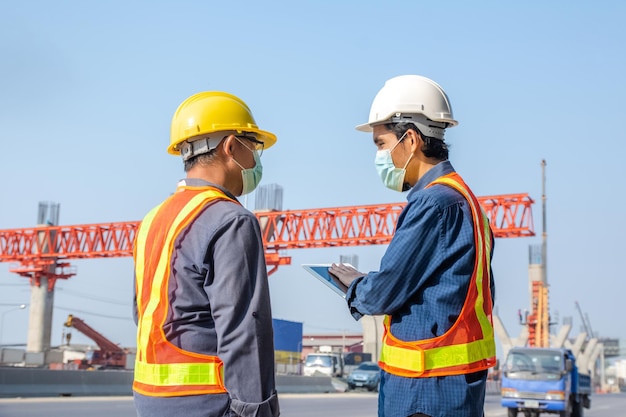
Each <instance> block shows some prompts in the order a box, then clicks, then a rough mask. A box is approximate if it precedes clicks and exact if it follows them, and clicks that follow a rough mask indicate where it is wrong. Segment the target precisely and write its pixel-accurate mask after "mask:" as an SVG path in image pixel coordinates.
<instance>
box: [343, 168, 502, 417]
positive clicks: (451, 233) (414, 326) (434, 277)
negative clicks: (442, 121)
mask: <svg viewBox="0 0 626 417" xmlns="http://www.w3.org/2000/svg"><path fill="white" fill-rule="evenodd" d="M451 172H454V168H453V167H452V165H451V164H450V162H448V161H444V162H441V163H439V164H438V165H436V166H435V167H433V168H432V169H430V170H429V171H428V172H427V173H426V174H425V175H424V176H423V177H422V178H420V180H419V181H418V183H417V184H416V185H415V186H414V187H413V188H412V189H411V191H410V192H409V193H408V195H407V200H408V204H407V206H406V207H405V209H404V210H403V211H402V213H401V214H400V217H399V218H398V224H397V225H396V232H395V234H394V237H393V239H392V241H391V243H390V244H389V247H388V248H387V251H386V252H385V254H384V256H383V258H382V260H381V264H380V271H378V272H370V273H368V274H367V275H366V276H364V277H362V278H359V279H357V280H355V281H354V282H353V283H352V285H350V288H349V289H348V293H347V297H346V299H347V300H348V306H349V307H350V312H351V314H352V316H353V317H354V318H355V319H357V320H359V319H360V318H361V317H362V316H363V315H366V314H367V315H382V314H389V315H392V322H391V333H392V334H393V335H394V336H396V337H397V338H399V339H401V340H407V341H412V340H422V339H430V338H433V337H436V336H441V335H442V334H444V333H445V332H446V331H447V330H448V329H450V327H452V325H453V324H454V322H455V321H456V319H457V317H458V316H459V314H460V312H461V307H462V306H463V303H464V301H465V297H466V295H467V292H468V286H469V282H470V279H471V277H472V273H473V272H474V261H475V248H474V245H475V244H474V226H473V221H472V214H471V209H470V206H469V203H468V202H467V200H465V198H464V197H463V196H462V195H461V194H460V193H459V192H457V191H456V190H454V189H452V188H451V187H448V186H445V185H441V184H436V185H433V186H432V187H429V188H425V187H426V186H427V185H428V184H430V183H431V182H432V181H434V180H435V179H437V178H439V177H440V176H442V175H446V174H449V173H451ZM492 239H493V238H492ZM492 253H493V252H492ZM491 292H492V295H493V293H494V287H493V280H492V281H491ZM486 377H487V371H480V372H476V373H473V374H468V375H457V376H446V377H431V378H405V377H400V376H396V375H392V374H389V373H386V372H384V371H383V372H382V378H381V385H380V394H379V400H378V415H379V416H384V417H407V416H410V415H412V414H415V413H423V414H426V415H429V416H432V417H444V416H446V417H448V416H454V417H464V416H465V417H481V416H482V415H483V407H484V400H485V384H486Z"/></svg>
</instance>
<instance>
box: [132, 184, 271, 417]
mask: <svg viewBox="0 0 626 417" xmlns="http://www.w3.org/2000/svg"><path fill="white" fill-rule="evenodd" d="M181 183H184V184H185V185H187V186H193V187H197V186H209V185H210V186H214V187H216V188H219V189H220V190H222V191H224V192H225V193H226V194H227V195H229V197H232V198H234V197H233V196H232V195H231V194H230V193H228V192H227V191H226V190H224V189H223V188H222V187H219V186H216V185H215V184H210V183H207V182H206V181H203V180H199V179H189V178H188V179H185V180H184V181H183V182H181ZM179 185H180V184H179ZM174 248H175V249H174V253H173V254H172V256H171V275H170V277H169V281H168V293H169V300H170V308H169V311H168V317H167V319H166V321H165V324H164V326H163V329H164V331H165V335H166V337H167V339H168V340H169V341H170V342H172V343H173V344H174V345H175V346H178V347H180V348H181V349H183V350H186V351H190V352H197V353H201V354H207V355H217V356H218V357H219V358H220V359H221V360H222V361H223V363H224V384H225V386H226V389H227V390H228V393H227V394H209V395H193V396H182V397H168V398H161V397H149V396H144V395H141V394H138V393H135V394H134V395H135V406H136V408H137V412H138V414H139V416H142V417H148V416H149V417H161V416H163V417H165V416H167V417H173V416H184V417H196V416H197V417H209V416H242V417H276V416H278V415H279V414H280V413H279V407H278V398H277V396H276V391H275V380H274V340H273V330H272V314H271V307H270V295H269V285H268V280H267V269H266V265H265V255H264V251H263V243H262V239H261V231H260V228H259V224H258V220H257V218H256V216H255V215H254V214H253V213H251V212H250V211H248V210H246V209H245V208H244V207H242V206H240V205H239V204H235V203H233V202H230V201H217V202H211V203H210V204H208V205H207V207H206V208H205V209H204V210H203V211H202V212H201V213H200V214H199V215H198V217H197V218H196V219H195V220H194V221H193V222H192V223H191V224H190V226H189V227H188V228H187V230H185V231H183V232H182V233H180V234H179V236H178V237H177V239H176V242H175V245H174ZM135 321H137V311H136V306H135Z"/></svg>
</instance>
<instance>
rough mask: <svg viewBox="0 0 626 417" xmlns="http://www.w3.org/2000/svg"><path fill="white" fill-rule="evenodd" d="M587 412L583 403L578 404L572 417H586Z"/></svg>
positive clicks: (575, 404) (573, 409) (575, 405)
mask: <svg viewBox="0 0 626 417" xmlns="http://www.w3.org/2000/svg"><path fill="white" fill-rule="evenodd" d="M584 414H585V411H584V409H583V403H582V401H581V402H577V403H574V407H573V408H572V417H584Z"/></svg>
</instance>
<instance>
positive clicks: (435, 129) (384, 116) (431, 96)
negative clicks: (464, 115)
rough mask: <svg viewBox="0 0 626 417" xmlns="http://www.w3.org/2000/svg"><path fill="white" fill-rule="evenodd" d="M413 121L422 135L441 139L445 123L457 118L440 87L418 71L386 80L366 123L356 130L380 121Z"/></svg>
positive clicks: (367, 128) (371, 128) (368, 130)
mask: <svg viewBox="0 0 626 417" xmlns="http://www.w3.org/2000/svg"><path fill="white" fill-rule="evenodd" d="M399 122H411V123H414V124H415V125H416V126H417V127H418V128H419V129H420V131H421V132H422V134H423V135H425V136H430V137H435V138H437V139H441V140H443V135H444V131H445V129H446V128H447V127H452V126H456V125H457V124H458V122H457V121H456V120H454V116H453V115H452V106H451V105H450V100H449V99H448V96H447V95H446V93H445V91H443V88H441V87H440V86H439V84H437V83H436V82H434V81H433V80H431V79H429V78H426V77H422V76H420V75H400V76H398V77H394V78H392V79H390V80H387V82H386V83H385V85H384V86H383V88H381V90H380V91H379V92H378V94H376V97H374V101H373V102H372V107H371V109H370V117H369V120H368V121H367V123H364V124H362V125H358V126H357V127H356V129H357V130H360V131H361V132H371V131H372V130H373V127H374V126H375V125H378V124H382V123H399Z"/></svg>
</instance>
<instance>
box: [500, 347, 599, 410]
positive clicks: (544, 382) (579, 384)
mask: <svg viewBox="0 0 626 417" xmlns="http://www.w3.org/2000/svg"><path fill="white" fill-rule="evenodd" d="M590 395H591V379H590V377H589V375H585V374H582V373H580V372H579V369H578V367H577V366H576V359H575V357H574V355H573V353H572V352H571V351H570V350H569V349H564V348H535V347H524V348H513V349H511V350H510V351H509V354H508V356H507V358H506V362H505V364H504V366H503V369H502V400H501V404H502V406H503V407H506V408H507V410H508V416H509V417H515V416H517V414H518V412H520V411H521V412H523V413H524V416H532V417H538V416H539V415H540V414H541V413H553V414H558V415H559V416H560V417H582V416H583V408H589V407H590V406H591V400H590V398H589V397H590Z"/></svg>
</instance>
